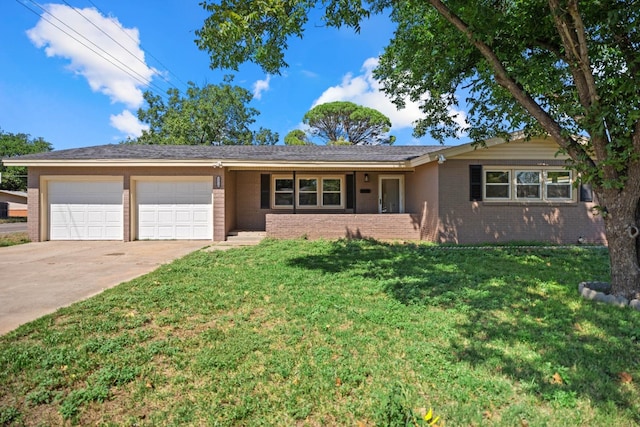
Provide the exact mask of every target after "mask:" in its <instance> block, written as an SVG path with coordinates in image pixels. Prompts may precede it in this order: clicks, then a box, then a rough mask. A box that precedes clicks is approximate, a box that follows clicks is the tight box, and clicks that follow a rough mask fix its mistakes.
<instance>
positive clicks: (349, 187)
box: [346, 175, 355, 209]
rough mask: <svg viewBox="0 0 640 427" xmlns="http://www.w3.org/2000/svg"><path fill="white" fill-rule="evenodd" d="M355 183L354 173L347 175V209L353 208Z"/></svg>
mask: <svg viewBox="0 0 640 427" xmlns="http://www.w3.org/2000/svg"><path fill="white" fill-rule="evenodd" d="M354 183H355V181H354V180H353V175H347V177H346V185H347V188H346V190H347V209H353V193H354Z"/></svg>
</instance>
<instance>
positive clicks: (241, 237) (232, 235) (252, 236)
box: [205, 230, 267, 251]
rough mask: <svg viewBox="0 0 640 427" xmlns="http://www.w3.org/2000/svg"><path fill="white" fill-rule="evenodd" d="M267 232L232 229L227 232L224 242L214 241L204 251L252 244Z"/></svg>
mask: <svg viewBox="0 0 640 427" xmlns="http://www.w3.org/2000/svg"><path fill="white" fill-rule="evenodd" d="M266 235H267V233H266V232H264V231H242V230H234V231H230V232H229V234H227V240H225V241H224V242H216V243H215V244H213V245H211V246H209V247H208V248H206V249H205V250H206V251H216V250H223V251H224V250H227V249H230V248H237V247H241V246H254V245H257V244H258V243H260V241H261V240H262V239H264V238H265V237H266Z"/></svg>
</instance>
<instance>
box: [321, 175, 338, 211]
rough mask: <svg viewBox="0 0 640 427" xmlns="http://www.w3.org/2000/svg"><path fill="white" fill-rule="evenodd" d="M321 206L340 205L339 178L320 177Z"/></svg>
mask: <svg viewBox="0 0 640 427" xmlns="http://www.w3.org/2000/svg"><path fill="white" fill-rule="evenodd" d="M322 206H325V207H333V206H335V207H340V206H342V179H341V178H322Z"/></svg>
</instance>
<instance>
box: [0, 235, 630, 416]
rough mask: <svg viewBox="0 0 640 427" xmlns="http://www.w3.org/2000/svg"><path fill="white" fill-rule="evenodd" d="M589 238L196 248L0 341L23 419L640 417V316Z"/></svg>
mask: <svg viewBox="0 0 640 427" xmlns="http://www.w3.org/2000/svg"><path fill="white" fill-rule="evenodd" d="M607 269H608V261H607V252H606V250H603V249H596V248H575V249H548V248H535V249H521V248H513V247H512V248H494V249H489V250H481V249H459V248H455V247H454V248H446V249H445V248H439V247H437V246H429V245H417V246H414V245H399V244H388V243H380V242H373V241H358V240H355V241H342V240H341V241H314V242H309V241H305V240H297V241H274V240H266V241H264V242H263V243H261V244H260V245H259V246H256V247H251V248H242V249H232V250H229V251H227V252H223V251H217V252H197V253H194V254H192V255H189V256H187V257H185V258H183V259H181V260H178V261H176V262H174V263H172V264H169V265H166V266H162V267H161V268H159V269H158V270H157V271H155V272H154V273H151V274H148V275H146V276H144V277H141V278H139V279H136V280H133V281H131V282H128V283H125V284H122V285H120V286H118V287H116V288H113V289H110V290H107V291H105V292H104V293H102V294H101V295H98V296H96V297H94V298H91V299H90V300H87V301H83V302H80V303H77V304H74V305H73V306H71V307H68V308H65V309H62V310H60V311H58V312H57V313H56V314H54V315H50V316H46V317H44V318H42V319H39V320H37V321H35V322H32V323H30V324H28V325H25V326H23V327H21V328H20V329H18V330H17V331H14V332H12V333H10V334H8V335H6V336H4V337H0V421H2V423H6V424H11V423H13V424H15V425H21V424H26V425H60V424H62V423H63V422H65V420H66V421H67V422H71V423H78V424H83V425H97V424H103V425H238V426H251V425H279V426H285V425H286V426H288V425H310V426H324V425H345V426H373V425H405V422H407V424H406V425H414V424H411V423H412V422H413V421H412V418H413V419H414V421H419V420H420V416H422V415H424V413H425V412H426V411H427V410H428V409H430V408H433V411H434V413H435V415H438V416H440V417H441V420H442V421H443V424H444V425H447V426H457V425H464V426H468V425H476V426H477V425H491V426H494V425H504V426H546V425H554V426H562V425H566V426H576V425H616V426H625V425H628V426H631V425H637V424H638V423H640V390H639V387H638V381H639V380H640V366H639V361H640V344H639V343H638V338H640V312H638V311H633V310H630V309H625V310H622V309H619V308H616V307H612V306H607V305H600V304H597V303H593V302H589V301H584V300H582V299H581V298H579V296H578V294H577V284H578V282H580V281H582V280H607V271H608V270H607Z"/></svg>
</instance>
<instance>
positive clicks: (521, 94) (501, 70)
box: [429, 0, 596, 168]
mask: <svg viewBox="0 0 640 427" xmlns="http://www.w3.org/2000/svg"><path fill="white" fill-rule="evenodd" d="M551 1H553V0H551ZM429 2H430V3H431V5H432V6H433V7H434V8H435V9H436V10H437V11H438V13H440V15H441V16H442V17H444V18H445V19H446V20H447V21H449V22H450V23H451V24H452V25H453V26H454V27H456V28H457V29H458V30H459V31H461V32H462V33H463V34H464V35H465V36H466V37H467V39H468V40H469V42H470V43H471V44H473V45H474V46H475V47H476V48H477V49H478V50H479V51H480V53H481V54H482V56H484V58H485V59H486V60H487V62H488V63H489V65H490V66H491V68H492V69H493V71H494V74H495V77H496V82H497V83H498V84H499V85H500V86H502V87H504V88H505V89H507V90H508V91H509V93H511V95H512V96H513V97H514V98H515V99H516V101H518V103H520V105H522V106H523V107H524V108H525V109H526V110H527V111H528V112H529V114H531V115H532V116H533V117H534V118H535V119H536V120H537V121H538V122H539V123H540V125H541V126H542V127H543V128H544V129H545V130H546V131H547V132H548V133H549V135H551V137H552V138H553V139H554V140H555V141H556V142H557V143H558V145H560V147H562V148H563V149H564V150H565V151H566V152H567V154H568V155H569V156H570V157H571V158H572V159H573V160H575V161H582V162H584V161H585V160H584V159H588V160H586V162H587V163H588V165H589V166H590V167H592V168H595V167H596V165H595V163H594V162H593V160H591V158H590V157H589V156H588V153H587V152H586V151H585V148H584V147H583V146H582V145H580V144H577V142H576V141H573V140H572V139H571V138H568V137H565V136H564V135H563V133H562V128H561V127H560V125H559V124H558V123H557V122H556V121H555V120H554V119H553V118H552V117H551V116H550V115H549V114H548V113H547V112H546V111H544V109H543V108H542V107H541V106H540V105H539V104H538V103H537V102H536V101H535V100H534V99H533V98H532V97H531V96H530V95H529V94H528V93H527V92H526V91H525V90H524V89H523V88H522V86H521V85H520V84H518V82H516V81H515V80H514V79H513V78H512V77H511V76H510V75H509V73H508V71H507V70H506V69H505V67H504V65H503V64H502V61H500V59H499V58H498V56H497V55H496V54H495V52H494V51H493V50H492V49H491V48H490V47H489V46H488V45H487V44H486V43H484V42H483V41H482V40H480V39H478V38H477V37H476V36H475V34H474V32H473V31H472V30H471V29H470V28H469V26H468V25H467V24H466V23H465V22H464V21H463V20H462V19H460V17H458V16H457V15H456V14H455V13H453V12H452V11H451V9H449V8H448V7H447V6H446V5H445V4H443V3H442V1H440V0H429Z"/></svg>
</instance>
